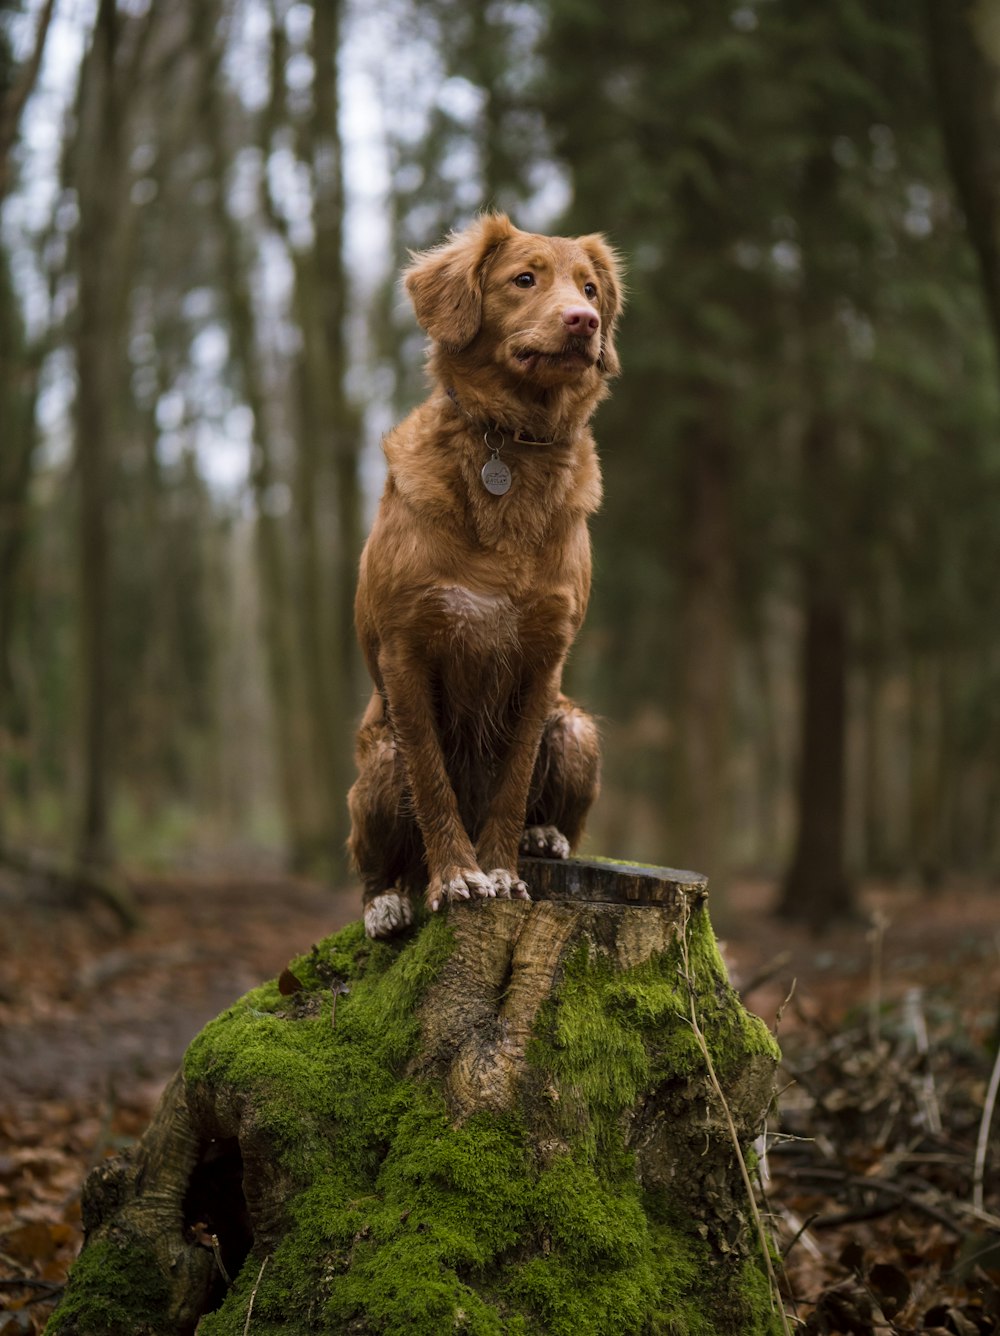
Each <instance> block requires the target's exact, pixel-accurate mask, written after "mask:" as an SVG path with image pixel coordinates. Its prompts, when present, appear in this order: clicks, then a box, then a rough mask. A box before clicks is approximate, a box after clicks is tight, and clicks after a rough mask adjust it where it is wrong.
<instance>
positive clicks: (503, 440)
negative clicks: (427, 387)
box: [446, 386, 557, 454]
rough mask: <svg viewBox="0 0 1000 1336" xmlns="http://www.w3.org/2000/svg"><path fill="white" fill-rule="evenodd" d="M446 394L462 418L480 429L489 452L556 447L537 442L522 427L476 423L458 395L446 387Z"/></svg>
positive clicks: (496, 423) (495, 423)
mask: <svg viewBox="0 0 1000 1336" xmlns="http://www.w3.org/2000/svg"><path fill="white" fill-rule="evenodd" d="M446 394H447V395H448V398H449V399H450V400H451V402H452V403H453V404H454V405H455V407H456V408H457V409H458V411H459V412H460V413H461V414H462V416H463V417H466V418H468V419H469V421H470V422H471V423H472V424H473V426H475V427H477V428H481V429H482V432H483V440H484V441H485V442H486V446H487V448H488V449H489V450H491V451H493V452H495V453H496V454H499V453H500V451H501V450H502V449H503V448H504V446H505V445H556V444H557V442H556V441H539V440H537V439H536V438H535V437H533V436H532V435H531V433H530V432H528V431H526V430H525V429H524V428H523V427H505V426H504V425H503V423H501V422H476V419H475V418H474V417H473V416H472V414H471V413H468V412H466V410H465V409H464V408H463V407H462V405H461V404H460V403H459V401H458V395H457V394H456V393H455V391H454V390H453V389H452V388H451V386H449V387H448V389H447V390H446Z"/></svg>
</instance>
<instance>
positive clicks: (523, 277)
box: [514, 274, 535, 288]
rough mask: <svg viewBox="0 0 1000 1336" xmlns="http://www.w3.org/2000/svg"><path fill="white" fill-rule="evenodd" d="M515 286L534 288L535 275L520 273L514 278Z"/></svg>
mask: <svg viewBox="0 0 1000 1336" xmlns="http://www.w3.org/2000/svg"><path fill="white" fill-rule="evenodd" d="M514 286H515V287H518V288H533V287H534V286H535V275H534V274H518V275H517V277H516V278H515V279H514Z"/></svg>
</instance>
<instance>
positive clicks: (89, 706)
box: [70, 0, 158, 868]
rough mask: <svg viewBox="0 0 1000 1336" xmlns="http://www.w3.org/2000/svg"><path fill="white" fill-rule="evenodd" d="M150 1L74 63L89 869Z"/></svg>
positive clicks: (110, 0)
mask: <svg viewBox="0 0 1000 1336" xmlns="http://www.w3.org/2000/svg"><path fill="white" fill-rule="evenodd" d="M157 12H158V11H157V9H156V7H155V6H151V7H150V9H149V10H147V11H146V13H145V14H144V15H143V16H142V17H141V18H132V17H131V16H129V15H127V14H125V13H121V12H119V11H118V8H117V5H116V2H115V0H101V3H100V6H99V8H98V11H97V18H96V22H95V26H94V31H93V37H92V41H91V44H90V49H89V50H88V52H87V54H86V56H85V57H84V61H83V65H82V68H81V73H80V90H79V97H78V106H77V133H76V138H75V142H74V144H73V149H72V153H71V158H70V179H71V180H72V183H73V185H74V187H75V190H76V196H77V202H78V207H79V217H80V223H79V229H78V233H77V237H76V272H77V276H78V281H79V301H78V307H77V311H76V317H75V321H74V351H75V355H76V371H77V392H76V403H75V430H76V469H77V476H78V479H79V487H80V493H79V496H80V512H79V513H80V519H79V536H80V566H79V578H80V585H79V613H80V623H79V626H80V646H81V648H80V659H79V674H80V690H81V700H82V738H83V746H82V812H81V818H80V829H79V836H78V843H77V853H78V857H79V861H80V864H81V866H82V867H84V868H95V867H97V868H99V867H102V866H106V865H107V864H109V863H110V862H111V860H112V848H111V829H110V809H109V785H110V783H111V776H112V768H111V758H110V756H109V752H108V742H109V736H110V734H109V723H108V714H109V709H110V703H111V680H112V677H111V662H112V653H113V646H112V640H111V634H110V615H109V606H110V566H109V561H110V550H109V549H110V524H109V515H110V511H109V502H110V499H111V495H112V470H113V467H114V465H113V461H114V457H115V448H116V445H117V444H119V442H120V432H121V413H122V407H123V403H124V356H123V342H124V331H125V322H126V314H127V300H128V292H129V280H130V279H131V277H132V261H133V255H134V251H133V247H134V244H135V221H136V220H135V208H134V204H133V202H132V200H131V199H130V187H131V184H132V181H131V173H130V168H129V154H130V149H131V143H130V139H129V124H130V122H129V113H130V111H131V110H132V109H133V107H134V102H135V98H136V96H137V94H138V91H139V89H140V87H141V85H142V80H143V79H144V78H145V77H146V75H147V71H146V69H145V67H144V62H145V58H146V55H147V52H148V46H149V41H150V38H151V36H152V33H153V30H154V24H155V17H154V16H155V15H156V13H157Z"/></svg>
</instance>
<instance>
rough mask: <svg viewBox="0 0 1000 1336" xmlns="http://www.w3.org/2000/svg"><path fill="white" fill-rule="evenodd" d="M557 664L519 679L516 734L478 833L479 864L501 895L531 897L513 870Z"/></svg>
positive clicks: (553, 692) (556, 679) (553, 693)
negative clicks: (519, 690) (524, 678)
mask: <svg viewBox="0 0 1000 1336" xmlns="http://www.w3.org/2000/svg"><path fill="white" fill-rule="evenodd" d="M559 675H560V674H559V671H558V669H550V670H540V671H538V672H536V673H535V674H533V675H532V676H531V677H530V678H529V679H528V680H527V681H526V682H524V683H522V687H521V698H520V710H519V712H518V719H517V724H516V726H515V729H514V736H513V737H512V739H511V743H510V746H509V748H508V750H507V753H506V756H505V757H504V760H503V765H502V767H501V769H500V773H499V775H498V776H497V783H496V787H495V788H494V790H493V797H492V799H491V801H490V806H489V810H488V812H487V815H486V821H485V822H484V823H483V829H482V833H481V835H480V837H479V842H478V851H479V863H480V866H481V867H483V868H485V869H486V870H487V872H488V874H489V876H490V878H491V880H492V882H493V885H494V889H495V891H496V894H497V895H499V896H508V895H511V896H514V897H515V898H519V899H522V900H530V898H531V897H530V895H529V894H528V888H527V886H526V885H525V884H524V882H523V881H521V879H520V877H519V876H518V873H517V856H518V850H519V847H520V843H521V836H522V834H523V832H524V821H525V815H526V812H527V806H528V790H529V788H530V786H531V777H532V774H533V772H534V768H535V760H536V758H537V756H538V748H539V745H540V743H541V740H542V730H543V729H544V727H545V720H546V719H547V718H548V714H549V711H550V710H551V708H552V703H553V701H554V700H555V698H556V694H557V690H558V685H559Z"/></svg>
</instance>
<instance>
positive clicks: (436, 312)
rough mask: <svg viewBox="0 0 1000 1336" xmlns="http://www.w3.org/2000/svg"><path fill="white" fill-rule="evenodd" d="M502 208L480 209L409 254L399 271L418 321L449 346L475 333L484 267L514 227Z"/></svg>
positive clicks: (454, 349)
mask: <svg viewBox="0 0 1000 1336" xmlns="http://www.w3.org/2000/svg"><path fill="white" fill-rule="evenodd" d="M516 230H517V229H516V228H515V227H514V225H513V223H512V222H511V221H510V219H509V218H508V217H507V216H506V214H503V213H484V214H482V215H481V216H480V217H479V218H477V219H476V221H475V222H474V223H470V224H469V226H468V227H467V228H465V230H464V231H462V232H453V233H452V235H451V236H450V237H449V238H448V240H447V241H446V242H444V243H443V244H442V245H440V246H435V247H434V249H433V250H429V251H422V252H421V253H420V254H419V255H413V257H412V260H413V263H412V264H411V265H410V267H409V268H408V269H407V270H406V271H405V273H404V274H403V282H404V283H405V285H406V291H407V292H408V293H409V294H410V300H411V301H412V302H413V309H414V311H416V313H417V320H418V322H419V324H420V326H421V327H422V328H423V329H425V330H426V331H427V333H428V334H429V335H430V336H431V338H432V339H435V340H436V341H437V342H438V343H440V344H441V346H442V347H443V348H446V349H447V350H448V351H449V352H459V351H461V349H462V348H465V347H467V346H468V345H469V344H470V343H471V342H472V340H473V339H474V338H475V337H476V335H477V334H478V333H479V326H480V322H481V320H482V314H483V273H484V270H485V268H486V265H487V262H488V261H489V259H490V257H491V256H492V255H493V253H494V252H495V251H496V249H497V248H498V247H499V246H500V245H501V244H502V243H503V242H504V241H506V240H507V239H508V238H509V237H512V236H513V235H514V233H515V232H516Z"/></svg>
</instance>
